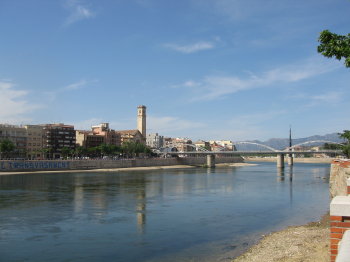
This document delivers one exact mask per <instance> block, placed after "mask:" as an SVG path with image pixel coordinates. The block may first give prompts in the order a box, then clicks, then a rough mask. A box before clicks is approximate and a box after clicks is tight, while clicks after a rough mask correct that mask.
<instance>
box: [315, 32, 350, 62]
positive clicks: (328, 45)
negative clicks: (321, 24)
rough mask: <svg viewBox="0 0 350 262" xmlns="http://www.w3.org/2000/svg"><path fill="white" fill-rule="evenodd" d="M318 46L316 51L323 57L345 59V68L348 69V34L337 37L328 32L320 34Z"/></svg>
mask: <svg viewBox="0 0 350 262" xmlns="http://www.w3.org/2000/svg"><path fill="white" fill-rule="evenodd" d="M318 41H319V42H320V45H319V46H318V47H317V51H318V52H319V53H321V54H322V55H324V56H325V57H328V58H331V57H335V58H336V59H338V60H340V59H342V58H345V62H344V63H345V66H346V67H350V34H348V35H337V34H334V33H331V32H330V31H328V30H324V31H322V32H321V33H320V37H319V38H318Z"/></svg>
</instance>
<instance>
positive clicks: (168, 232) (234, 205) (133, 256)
mask: <svg viewBox="0 0 350 262" xmlns="http://www.w3.org/2000/svg"><path fill="white" fill-rule="evenodd" d="M329 168H330V165H329V164H299V163H296V164H295V165H294V167H293V168H292V169H290V168H289V167H286V168H285V170H284V171H283V172H280V171H278V170H277V168H276V164H275V163H258V165H256V166H244V167H217V168H215V169H204V168H193V169H192V168H191V169H181V170H156V171H133V172H131V171H125V172H116V173H62V174H21V175H10V176H0V261H4V262H5V261H6V262H11V261H30V262H40V261H72V262H78V261H79V262H80V261H84V262H89V261H136V262H137V261H149V262H151V261H155V262H158V261H165V262H166V261H230V260H231V259H232V258H233V257H235V256H237V255H238V254H240V253H241V252H243V251H244V250H246V249H247V248H248V247H249V246H251V245H252V244H254V243H256V242H257V241H258V240H259V238H260V237H261V235H263V234H266V233H268V232H271V231H276V230H280V229H282V228H284V227H286V226H288V225H298V224H305V223H307V222H310V221H315V220H318V219H319V218H320V217H321V216H322V215H323V214H324V213H326V212H327V211H328V208H329V191H328V182H329V180H328V178H329Z"/></svg>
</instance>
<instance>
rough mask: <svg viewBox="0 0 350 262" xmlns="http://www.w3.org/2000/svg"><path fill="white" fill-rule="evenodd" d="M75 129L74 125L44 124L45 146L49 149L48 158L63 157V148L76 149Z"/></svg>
mask: <svg viewBox="0 0 350 262" xmlns="http://www.w3.org/2000/svg"><path fill="white" fill-rule="evenodd" d="M75 143H76V138H75V130H74V126H72V125H65V124H63V123H59V124H46V125H44V126H43V148H44V149H46V150H47V153H46V158H53V159H56V158H60V157H62V149H63V148H69V149H71V150H74V149H75Z"/></svg>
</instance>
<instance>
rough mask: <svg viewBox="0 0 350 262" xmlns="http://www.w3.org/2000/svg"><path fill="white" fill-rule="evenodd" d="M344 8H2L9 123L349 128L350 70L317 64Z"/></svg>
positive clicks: (182, 3) (202, 130)
mask: <svg viewBox="0 0 350 262" xmlns="http://www.w3.org/2000/svg"><path fill="white" fill-rule="evenodd" d="M349 14H350V1H347V0H317V1H316V0H308V1H305V0H265V1H261V0H178V1H170V0H103V1H101V0H80V1H79V0H56V1H47V0H31V1H23V0H0V34H1V38H0V39H1V41H0V122H1V123H11V124H29V123H32V124H38V123H53V122H64V123H67V124H74V125H75V126H76V127H77V128H80V129H89V127H90V126H91V125H95V124H98V123H100V122H110V125H111V127H112V128H114V129H134V128H136V107H137V106H138V105H141V104H143V105H146V106H147V113H148V115H147V122H148V123H147V124H148V127H147V129H148V130H147V132H150V133H154V132H158V133H160V134H162V135H166V136H173V137H190V138H192V139H194V140H196V139H230V140H234V141H237V140H248V139H261V140H265V139H268V138H271V137H287V136H288V130H289V125H292V128H293V132H294V137H295V138H298V137H306V136H309V135H315V134H319V135H322V134H327V133H332V132H340V131H342V130H344V129H350V117H349V115H350V106H349V103H348V101H349V99H350V88H349V83H350V81H349V80H350V69H347V68H345V67H344V65H343V61H338V60H333V59H327V58H324V57H323V56H321V55H320V54H318V53H317V51H316V49H317V45H318V42H317V38H318V35H319V33H320V32H321V31H322V30H324V29H329V30H331V31H333V32H335V33H338V34H347V33H350V27H349V24H350V15H349Z"/></svg>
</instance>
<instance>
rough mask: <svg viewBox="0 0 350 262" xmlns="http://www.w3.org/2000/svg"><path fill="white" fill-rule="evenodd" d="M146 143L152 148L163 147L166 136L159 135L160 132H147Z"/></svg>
mask: <svg viewBox="0 0 350 262" xmlns="http://www.w3.org/2000/svg"><path fill="white" fill-rule="evenodd" d="M146 145H147V146H149V147H150V148H161V147H163V145H164V137H163V136H160V135H158V133H154V134H147V136H146Z"/></svg>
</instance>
